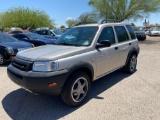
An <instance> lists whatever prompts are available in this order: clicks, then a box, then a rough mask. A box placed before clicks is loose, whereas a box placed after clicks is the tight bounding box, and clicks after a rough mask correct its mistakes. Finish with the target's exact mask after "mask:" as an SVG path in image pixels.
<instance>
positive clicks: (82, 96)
mask: <svg viewBox="0 0 160 120" xmlns="http://www.w3.org/2000/svg"><path fill="white" fill-rule="evenodd" d="M90 88H91V83H90V78H89V77H88V75H87V74H86V73H84V72H76V73H74V74H73V75H71V76H70V77H69V79H68V80H67V83H66V84H65V85H64V87H63V89H62V92H61V98H62V100H63V101H64V102H65V103H66V104H68V105H70V106H78V105H81V104H83V103H84V102H85V100H86V98H87V96H88V93H89V91H90Z"/></svg>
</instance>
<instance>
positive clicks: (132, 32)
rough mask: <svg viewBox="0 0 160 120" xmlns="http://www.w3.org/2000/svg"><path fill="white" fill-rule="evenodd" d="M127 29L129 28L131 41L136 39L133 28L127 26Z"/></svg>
mask: <svg viewBox="0 0 160 120" xmlns="http://www.w3.org/2000/svg"><path fill="white" fill-rule="evenodd" d="M126 27H127V29H128V31H129V34H130V36H131V39H136V36H135V34H134V31H133V29H132V27H131V26H130V25H126Z"/></svg>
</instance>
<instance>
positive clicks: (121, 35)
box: [115, 26, 129, 42]
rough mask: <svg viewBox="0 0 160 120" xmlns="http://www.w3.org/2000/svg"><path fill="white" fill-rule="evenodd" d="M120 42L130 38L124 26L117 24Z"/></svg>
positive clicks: (116, 28) (116, 29)
mask: <svg viewBox="0 0 160 120" xmlns="http://www.w3.org/2000/svg"><path fill="white" fill-rule="evenodd" d="M115 31H116V34H117V38H118V42H125V41H128V40H129V37H128V34H127V31H126V29H125V27H124V26H115Z"/></svg>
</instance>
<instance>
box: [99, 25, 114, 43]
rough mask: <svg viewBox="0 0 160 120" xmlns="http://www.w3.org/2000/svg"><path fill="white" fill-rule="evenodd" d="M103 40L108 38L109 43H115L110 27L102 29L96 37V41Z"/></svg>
mask: <svg viewBox="0 0 160 120" xmlns="http://www.w3.org/2000/svg"><path fill="white" fill-rule="evenodd" d="M103 40H109V41H110V43H111V44H114V43H115V36H114V32H113V28H112V27H106V28H104V29H103V30H102V32H101V34H100V36H99V39H98V43H100V42H102V41H103Z"/></svg>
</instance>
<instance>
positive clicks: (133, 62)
mask: <svg viewBox="0 0 160 120" xmlns="http://www.w3.org/2000/svg"><path fill="white" fill-rule="evenodd" d="M136 66H137V56H136V55H135V54H132V55H131V56H130V58H129V61H128V63H127V65H126V72H127V73H134V72H135V71H136Z"/></svg>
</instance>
